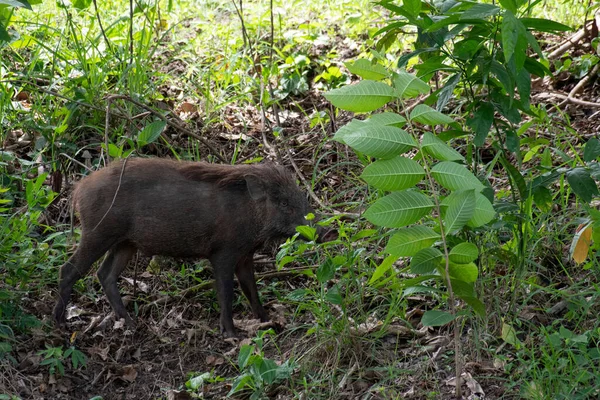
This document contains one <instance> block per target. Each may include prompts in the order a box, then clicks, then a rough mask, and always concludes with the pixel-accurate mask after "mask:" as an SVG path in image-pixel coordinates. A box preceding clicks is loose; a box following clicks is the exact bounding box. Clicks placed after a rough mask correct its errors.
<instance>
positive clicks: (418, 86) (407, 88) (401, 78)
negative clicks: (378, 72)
mask: <svg viewBox="0 0 600 400" xmlns="http://www.w3.org/2000/svg"><path fill="white" fill-rule="evenodd" d="M394 88H395V89H396V95H397V96H398V97H399V98H414V97H417V96H418V95H420V94H426V93H429V91H430V90H431V88H430V87H429V85H428V84H427V83H425V82H423V81H422V80H421V79H419V78H417V77H416V76H414V75H412V74H409V73H407V72H404V71H400V72H398V73H397V74H396V75H395V76H394Z"/></svg>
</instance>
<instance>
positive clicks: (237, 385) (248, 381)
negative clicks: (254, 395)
mask: <svg viewBox="0 0 600 400" xmlns="http://www.w3.org/2000/svg"><path fill="white" fill-rule="evenodd" d="M253 382H254V378H253V377H252V375H250V374H242V375H240V376H238V377H237V378H236V379H235V380H234V381H233V383H232V384H231V390H230V391H229V393H227V397H230V396H232V395H234V394H236V393H238V392H241V391H242V390H245V389H246V388H251V387H253V386H254V384H253Z"/></svg>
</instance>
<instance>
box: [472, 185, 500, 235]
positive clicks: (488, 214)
mask: <svg viewBox="0 0 600 400" xmlns="http://www.w3.org/2000/svg"><path fill="white" fill-rule="evenodd" d="M495 216H496V210H494V206H492V203H490V201H489V200H488V199H487V197H485V196H484V195H483V194H481V193H475V212H474V213H473V216H472V217H471V219H470V220H469V222H467V226H469V227H470V228H477V227H480V226H483V225H485V224H487V223H488V222H490V221H491V220H493V219H494V217H495Z"/></svg>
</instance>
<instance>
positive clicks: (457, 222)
mask: <svg viewBox="0 0 600 400" xmlns="http://www.w3.org/2000/svg"><path fill="white" fill-rule="evenodd" d="M447 205H448V209H447V210H446V216H445V217H444V228H445V229H446V233H448V234H453V233H454V232H456V231H458V230H459V229H462V228H463V227H464V226H465V224H466V223H467V221H469V220H470V219H471V217H473V214H474V213H475V190H473V189H468V190H461V191H458V192H456V195H455V196H453V197H452V199H451V200H450V201H449V202H448V203H447Z"/></svg>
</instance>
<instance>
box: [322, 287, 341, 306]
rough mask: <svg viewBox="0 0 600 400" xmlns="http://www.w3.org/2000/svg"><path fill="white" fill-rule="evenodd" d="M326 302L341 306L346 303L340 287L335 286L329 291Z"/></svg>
mask: <svg viewBox="0 0 600 400" xmlns="http://www.w3.org/2000/svg"><path fill="white" fill-rule="evenodd" d="M325 300H327V301H328V302H329V303H331V304H337V305H341V304H342V303H343V302H344V299H343V298H342V295H341V294H340V288H339V286H338V285H333V286H332V287H330V288H329V289H328V290H327V293H326V294H325Z"/></svg>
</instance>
